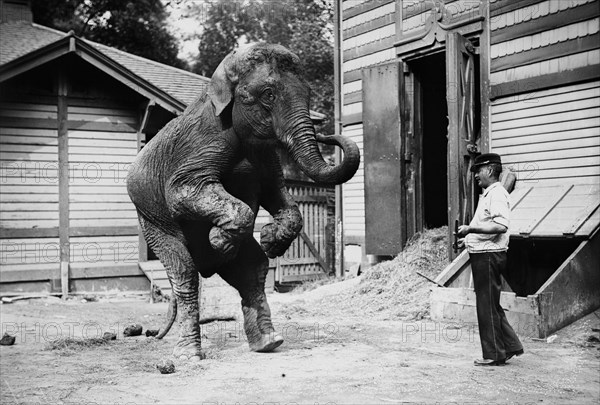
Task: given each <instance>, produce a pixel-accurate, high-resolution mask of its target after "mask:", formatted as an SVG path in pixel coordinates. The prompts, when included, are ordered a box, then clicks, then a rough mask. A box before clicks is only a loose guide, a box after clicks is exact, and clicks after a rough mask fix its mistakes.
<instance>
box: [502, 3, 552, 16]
mask: <svg viewBox="0 0 600 405" xmlns="http://www.w3.org/2000/svg"><path fill="white" fill-rule="evenodd" d="M544 1H546V0H498V1H495V2H493V3H491V4H490V16H491V17H498V16H500V15H501V14H505V13H508V12H510V11H514V10H518V9H521V8H525V7H528V6H532V5H534V4H538V3H543V2H544Z"/></svg>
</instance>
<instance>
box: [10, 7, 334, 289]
mask: <svg viewBox="0 0 600 405" xmlns="http://www.w3.org/2000/svg"><path fill="white" fill-rule="evenodd" d="M0 11H1V16H2V20H1V23H0V294H1V295H11V294H26V293H47V294H58V295H66V294H68V293H82V292H99V291H114V290H137V291H139V290H141V291H148V290H149V289H150V287H151V286H150V283H151V281H152V282H153V283H156V284H157V285H159V286H160V287H162V288H163V289H167V290H168V289H170V285H169V283H168V281H167V280H166V274H165V271H164V269H163V268H162V266H161V265H160V262H158V261H157V260H156V257H155V256H154V254H153V253H152V252H151V251H149V249H148V247H147V244H146V243H145V241H144V239H143V237H142V236H141V235H140V231H139V229H138V221H137V216H136V211H135V207H134V206H133V204H132V203H131V201H130V199H129V196H128V195H127V190H126V185H125V178H126V175H127V171H128V168H129V165H130V164H131V163H132V162H133V160H134V158H135V156H136V154H137V152H138V151H139V150H140V148H142V147H143V146H144V144H145V143H146V142H148V141H149V140H150V139H151V138H152V137H153V136H154V135H155V134H156V133H157V132H158V131H159V130H160V129H161V128H162V127H163V126H164V125H165V124H166V123H167V122H168V121H170V120H171V119H173V118H174V117H176V116H177V115H178V114H180V113H181V112H183V110H184V109H185V108H186V106H187V105H188V104H189V103H191V102H192V101H193V100H194V99H195V98H196V97H198V96H199V95H200V94H201V93H202V92H203V91H204V90H205V88H206V85H207V83H208V81H209V80H208V79H207V78H205V77H202V76H199V75H196V74H193V73H190V72H187V71H184V70H181V69H176V68H173V67H170V66H167V65H164V64H161V63H158V62H154V61H151V60H148V59H145V58H141V57H138V56H135V55H132V54H129V53H127V52H123V51H120V50H117V49H115V48H111V47H108V46H104V45H101V44H98V43H94V42H91V41H88V40H85V39H83V38H79V37H77V36H76V35H74V34H73V33H64V32H60V31H56V30H53V29H50V28H48V27H43V26H40V25H38V24H34V23H32V15H31V11H30V9H29V2H28V1H19V0H13V1H0ZM311 117H312V118H313V121H314V122H318V121H319V120H322V119H323V116H322V115H320V114H318V113H315V112H311ZM291 177H293V176H291ZM288 186H289V189H290V191H291V193H292V194H293V195H294V196H295V198H296V200H297V201H298V202H299V205H300V207H301V210H302V212H303V215H304V218H305V227H304V232H303V233H302V237H301V238H299V239H298V240H297V241H295V242H294V244H293V245H292V248H291V249H290V251H289V252H287V253H286V255H285V256H284V257H283V258H279V259H277V260H273V261H272V262H271V268H272V272H271V274H270V284H271V287H272V285H273V282H274V280H275V278H277V280H278V281H281V282H286V281H296V280H302V279H306V278H314V277H316V276H318V275H320V274H323V273H324V272H325V273H328V272H329V271H330V269H331V263H332V261H333V258H332V257H333V252H332V251H333V243H332V237H333V236H334V233H333V228H332V226H331V225H332V224H331V222H332V221H330V220H329V218H332V217H333V213H332V209H333V194H332V193H333V189H332V188H329V187H322V186H318V185H315V184H314V183H312V182H308V181H306V179H302V178H299V179H295V180H294V179H290V181H289V182H288ZM269 221H270V218H269V215H268V213H266V212H264V211H262V212H261V214H260V216H259V220H258V221H257V222H258V224H257V228H256V231H258V232H260V227H261V226H262V225H264V223H266V222H269ZM149 280H151V281H149Z"/></svg>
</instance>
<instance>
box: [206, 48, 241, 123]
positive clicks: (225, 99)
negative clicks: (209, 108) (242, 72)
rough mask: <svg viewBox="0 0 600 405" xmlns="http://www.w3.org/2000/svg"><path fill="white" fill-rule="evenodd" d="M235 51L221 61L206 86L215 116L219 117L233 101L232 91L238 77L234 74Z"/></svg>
mask: <svg viewBox="0 0 600 405" xmlns="http://www.w3.org/2000/svg"><path fill="white" fill-rule="evenodd" d="M236 53H237V52H236V51H233V52H231V53H230V54H229V55H227V56H226V57H225V59H223V61H222V62H221V63H220V64H219V66H218V67H217V69H216V70H215V72H214V73H213V75H212V78H211V80H210V84H209V85H208V91H207V93H208V96H209V97H210V99H211V101H212V103H213V105H214V106H215V114H216V115H217V116H221V114H222V113H223V111H224V110H225V109H226V108H227V106H228V105H229V103H231V100H232V99H233V91H234V87H235V84H236V83H237V80H238V77H237V75H236V74H235V64H236V59H237V55H236Z"/></svg>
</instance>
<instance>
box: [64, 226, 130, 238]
mask: <svg viewBox="0 0 600 405" xmlns="http://www.w3.org/2000/svg"><path fill="white" fill-rule="evenodd" d="M69 235H70V236H113V235H114V236H119V235H136V236H137V235H138V227H137V226H102V227H98V226H92V227H71V228H70V229H69Z"/></svg>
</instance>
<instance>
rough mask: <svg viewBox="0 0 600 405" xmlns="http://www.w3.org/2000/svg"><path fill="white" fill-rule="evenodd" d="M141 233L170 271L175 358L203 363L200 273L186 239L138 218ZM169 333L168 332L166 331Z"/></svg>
mask: <svg viewBox="0 0 600 405" xmlns="http://www.w3.org/2000/svg"><path fill="white" fill-rule="evenodd" d="M139 219H140V224H141V227H142V232H143V233H144V237H145V239H146V242H148V245H149V246H150V247H151V248H152V250H153V251H154V253H156V255H157V256H158V258H159V259H160V261H161V263H162V264H163V266H164V267H165V269H166V271H167V276H168V277H169V281H170V282H171V287H172V289H173V297H171V299H175V300H177V301H176V307H177V308H178V311H177V312H179V326H180V332H179V341H178V342H177V345H176V346H175V349H174V350H173V355H174V356H175V357H176V358H182V359H191V360H201V359H203V358H204V354H203V353H202V350H201V340H200V325H199V307H198V294H199V293H198V285H199V276H198V271H197V270H196V268H195V266H194V262H193V260H192V257H191V255H190V253H189V251H188V249H187V248H186V246H185V244H184V242H183V240H184V239H183V236H179V237H178V236H174V235H172V234H169V233H166V232H164V231H163V230H162V229H160V228H159V227H157V226H156V225H154V224H152V223H151V222H149V221H148V220H146V219H145V218H144V217H143V216H142V215H141V214H140V215H139ZM165 333H166V332H165Z"/></svg>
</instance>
